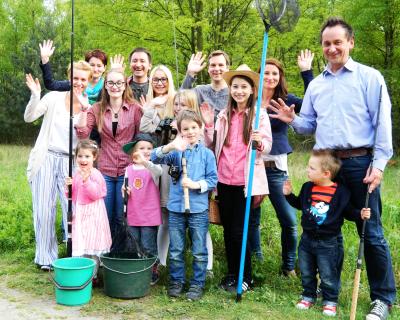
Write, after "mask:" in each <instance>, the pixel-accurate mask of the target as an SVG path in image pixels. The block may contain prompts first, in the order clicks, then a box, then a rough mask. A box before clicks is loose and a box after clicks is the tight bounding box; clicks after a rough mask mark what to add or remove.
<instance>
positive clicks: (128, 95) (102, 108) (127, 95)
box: [96, 69, 136, 132]
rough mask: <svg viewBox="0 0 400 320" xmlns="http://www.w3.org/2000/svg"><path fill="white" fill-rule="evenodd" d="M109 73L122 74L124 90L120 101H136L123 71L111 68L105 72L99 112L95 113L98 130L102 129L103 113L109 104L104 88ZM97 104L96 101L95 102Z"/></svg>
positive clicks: (108, 97) (108, 96)
mask: <svg viewBox="0 0 400 320" xmlns="http://www.w3.org/2000/svg"><path fill="white" fill-rule="evenodd" d="M110 73H119V74H121V75H123V77H124V81H125V90H124V93H123V94H122V101H123V103H129V104H131V103H134V102H136V100H135V98H134V97H133V93H132V89H131V87H130V86H129V85H128V83H127V78H126V76H125V75H124V73H123V72H122V71H120V70H116V69H111V70H110V71H108V72H107V74H106V75H105V77H104V79H105V80H104V84H103V89H102V90H101V100H100V102H98V104H99V106H100V108H99V113H98V114H97V115H96V116H97V130H98V131H99V132H101V131H102V129H103V125H104V114H105V112H106V110H107V107H108V106H109V105H110V95H109V94H108V91H107V89H106V82H107V77H108V75H109V74H110ZM96 104H97V103H96Z"/></svg>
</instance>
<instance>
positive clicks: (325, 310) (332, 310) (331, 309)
mask: <svg viewBox="0 0 400 320" xmlns="http://www.w3.org/2000/svg"><path fill="white" fill-rule="evenodd" d="M322 314H323V315H324V316H328V317H336V306H332V305H324V306H323V307H322Z"/></svg>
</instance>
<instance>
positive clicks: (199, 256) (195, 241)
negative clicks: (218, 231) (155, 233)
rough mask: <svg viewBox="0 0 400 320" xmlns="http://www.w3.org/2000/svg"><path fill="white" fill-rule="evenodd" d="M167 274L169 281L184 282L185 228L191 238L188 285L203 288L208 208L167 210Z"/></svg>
mask: <svg viewBox="0 0 400 320" xmlns="http://www.w3.org/2000/svg"><path fill="white" fill-rule="evenodd" d="M168 223H169V237H170V243H169V274H170V281H171V282H176V283H185V243H186V228H188V229H189V235H190V238H191V239H192V255H193V263H192V268H193V277H192V280H191V281H190V285H196V286H200V287H202V288H204V285H205V282H206V272H207V262H208V253H207V245H206V236H207V231H208V210H206V211H204V212H200V213H189V214H185V213H182V212H173V211H170V212H169V216H168Z"/></svg>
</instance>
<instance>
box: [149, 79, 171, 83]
mask: <svg viewBox="0 0 400 320" xmlns="http://www.w3.org/2000/svg"><path fill="white" fill-rule="evenodd" d="M152 81H153V83H155V84H157V83H159V82H160V81H161V83H162V84H166V83H167V82H168V78H153V80H152Z"/></svg>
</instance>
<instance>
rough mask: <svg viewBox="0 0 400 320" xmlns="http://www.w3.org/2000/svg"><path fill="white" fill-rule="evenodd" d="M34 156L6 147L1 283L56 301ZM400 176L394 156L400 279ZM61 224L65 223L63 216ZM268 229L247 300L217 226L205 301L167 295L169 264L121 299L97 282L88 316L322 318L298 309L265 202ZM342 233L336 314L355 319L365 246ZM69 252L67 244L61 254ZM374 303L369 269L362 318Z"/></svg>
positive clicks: (389, 215)
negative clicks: (229, 270)
mask: <svg viewBox="0 0 400 320" xmlns="http://www.w3.org/2000/svg"><path fill="white" fill-rule="evenodd" d="M28 154H29V148H28V147H21V146H8V145H2V146H0V252H2V253H1V254H0V281H1V283H3V284H5V285H7V286H8V287H11V288H16V289H18V290H21V291H25V292H28V293H29V294H31V295H32V296H42V297H43V296H44V297H48V298H49V299H54V292H53V291H54V289H53V286H52V284H51V283H50V282H49V280H48V276H47V275H46V274H44V273H43V272H41V271H39V270H38V269H37V268H36V267H35V265H34V264H33V257H34V234H33V230H32V221H31V220H32V218H31V210H32V209H31V193H30V189H29V185H28V183H27V181H26V175H25V169H26V162H27V158H28ZM307 159H308V154H307V153H294V154H292V155H291V156H290V157H289V162H290V174H291V177H292V181H293V185H294V189H295V192H296V193H297V192H298V191H299V189H300V186H301V184H302V183H303V182H304V181H305V179H306V178H305V166H306V162H307ZM399 180H400V168H399V162H396V161H393V162H392V163H391V164H390V165H389V166H388V168H387V170H386V171H385V179H384V182H383V184H382V194H383V204H384V213H383V224H384V226H385V234H386V239H387V240H388V242H389V244H390V247H391V253H392V258H393V265H394V270H395V275H396V280H397V283H400V233H399V231H398V230H399V229H400V216H399V211H400V200H399V196H398V192H399ZM57 226H60V222H59V220H58V222H57ZM261 228H262V229H261V232H262V244H263V251H264V252H263V253H264V256H265V261H264V262H262V263H256V262H255V263H254V275H255V279H256V283H257V287H256V288H255V290H254V291H252V292H248V293H246V294H245V295H244V296H243V301H242V302H241V303H236V302H235V299H234V298H235V296H234V295H232V294H228V293H226V292H223V291H222V290H220V289H218V288H217V284H218V282H219V280H220V277H221V276H222V275H223V273H224V271H225V265H226V264H225V258H224V246H223V236H222V228H221V227H219V226H211V234H212V237H213V242H214V273H215V278H214V279H212V280H210V281H208V282H207V291H206V294H205V296H204V298H203V299H202V300H201V301H199V302H195V303H190V302H188V301H185V300H184V299H170V298H168V297H167V295H166V293H165V285H166V284H167V276H168V274H167V270H163V272H162V279H161V281H160V283H159V284H158V285H156V286H155V287H152V288H151V291H150V294H149V295H148V296H147V297H145V298H142V299H136V300H118V299H113V298H109V297H107V296H105V295H104V293H103V290H102V289H97V288H96V289H94V294H93V299H92V300H91V302H90V303H89V304H88V305H86V306H84V307H82V309H81V311H82V313H83V314H85V315H94V316H100V317H104V318H109V317H111V316H117V317H119V318H122V319H153V318H160V319H210V318H213V319H277V320H279V319H282V320H283V319H284V320H289V319H296V320H301V319H307V320H313V319H321V318H322V316H321V310H320V308H318V307H317V308H313V309H312V310H310V311H307V312H299V311H297V310H296V309H295V308H294V305H295V302H296V301H297V299H298V297H299V294H300V292H301V285H300V279H294V280H293V279H287V278H284V277H282V276H280V275H279V268H280V227H279V224H278V221H277V218H276V215H275V213H274V211H273V209H272V207H271V205H270V203H269V201H268V200H267V201H265V203H264V205H263V213H262V226H261ZM59 229H60V228H58V233H59V234H60V230H59ZM299 231H301V230H299ZM299 233H300V232H299ZM343 233H344V238H345V263H344V268H343V273H342V290H341V294H340V302H339V309H338V317H337V319H348V316H349V310H350V304H351V293H352V287H353V276H354V268H355V260H356V255H357V246H358V236H357V234H356V230H355V227H354V224H352V223H349V222H346V223H345V225H344V227H343ZM63 255H65V248H64V247H63V246H62V247H61V248H60V256H63ZM188 261H190V257H189V256H188ZM369 302H370V301H369V290H368V282H367V279H366V274H365V271H363V273H362V280H361V290H360V295H359V303H358V316H357V319H364V318H365V316H364V315H365V313H366V312H367V310H368V308H369ZM391 319H400V310H399V307H398V305H396V306H395V307H394V312H393V314H392V317H391Z"/></svg>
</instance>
